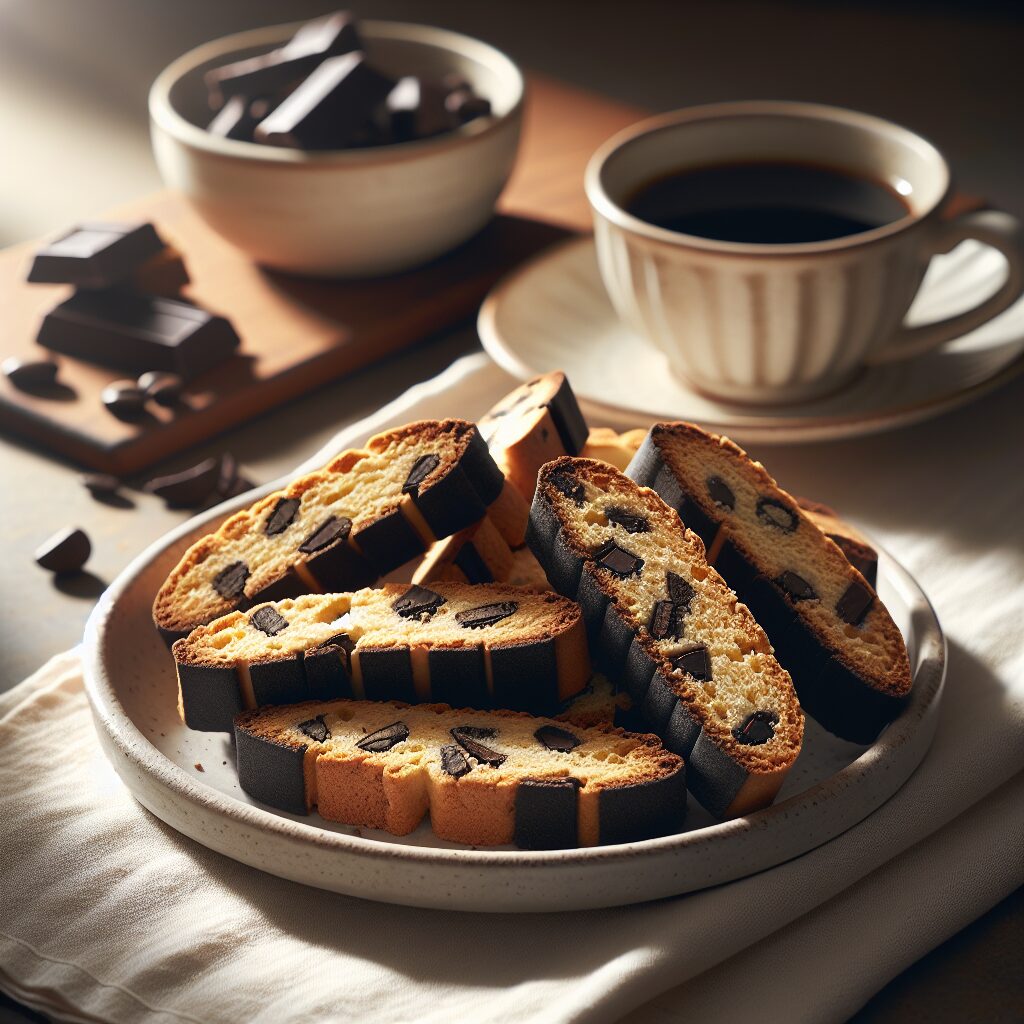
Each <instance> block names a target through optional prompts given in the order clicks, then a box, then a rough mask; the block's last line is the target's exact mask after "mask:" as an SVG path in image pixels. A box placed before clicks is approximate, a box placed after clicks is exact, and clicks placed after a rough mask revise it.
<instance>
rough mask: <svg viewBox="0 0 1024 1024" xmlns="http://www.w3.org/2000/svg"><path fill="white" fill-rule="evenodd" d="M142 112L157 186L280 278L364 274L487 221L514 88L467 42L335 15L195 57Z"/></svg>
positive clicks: (251, 35) (496, 63) (511, 154)
mask: <svg viewBox="0 0 1024 1024" xmlns="http://www.w3.org/2000/svg"><path fill="white" fill-rule="evenodd" d="M149 111H150V126H151V133H152V139H153V149H154V152H155V154H156V160H157V164H158V165H159V167H160V172H161V174H162V175H163V177H164V180H165V181H166V182H167V183H168V184H169V185H170V186H172V187H173V188H176V189H178V190H180V191H181V192H182V193H183V194H184V195H185V196H186V197H187V198H188V200H189V201H190V202H191V203H192V205H193V206H194V207H195V209H196V210H197V211H198V212H199V214H200V215H201V216H202V217H203V219H204V220H205V221H206V222H207V223H208V224H209V225H210V226H211V227H212V228H213V229H214V230H215V231H217V232H218V233H219V234H220V235H221V236H223V237H224V238H225V239H227V241H229V242H231V243H232V244H233V245H235V246H237V247H238V248H239V249H241V250H243V251H244V252H246V253H247V254H248V255H249V256H250V257H251V258H252V259H253V260H254V261H255V262H257V263H259V264H261V265H263V266H266V267H270V268H273V269H278V270H284V271H288V272H291V273H297V274H305V275H313V276H318V277H370V276H375V275H380V274H390V273H396V272H398V271H402V270H408V269H410V268H412V267H415V266H419V265H421V264H423V263H426V262H428V261H430V260H431V259H433V258H435V257H437V256H439V255H441V254H442V253H444V252H447V251H448V250H449V249H452V248H454V247H455V246H457V245H459V244H460V243H461V242H463V241H465V240H466V239H468V238H469V237H471V236H472V235H473V234H475V233H476V232H477V231H479V230H480V229H481V228H483V227H484V225H485V224H486V223H487V222H488V221H489V220H490V218H491V217H492V215H493V212H494V204H495V202H496V200H497V198H498V196H499V194H500V193H501V190H502V188H503V187H504V185H505V182H506V180H507V179H508V176H509V173H510V172H511V170H512V164H513V162H514V160H515V154H516V149H517V146H518V143H519V133H520V126H521V123H522V113H523V76H522V74H521V72H520V71H519V69H518V68H517V67H516V65H515V64H514V63H513V62H512V61H511V60H510V59H509V58H508V57H506V56H505V55H504V54H503V53H501V52H500V51H499V50H496V49H495V48H494V47H492V46H489V45H488V44H486V43H483V42H480V41H478V40H476V39H471V38H470V37H468V36H464V35H460V34H458V33H456V32H449V31H446V30H443V29H439V28H432V27H430V26H426V25H411V24H403V23H399V22H384V21H358V22H357V21H356V20H355V19H354V18H353V17H352V16H351V15H349V14H347V13H346V12H343V11H340V12H338V13H336V14H332V15H328V16H326V17H323V18H319V19H317V20H316V21H312V22H306V23H297V24H291V25H281V26H277V27H273V28H263V29H256V30H254V31H250V32H242V33H238V34H236V35H232V36H226V37H224V38H222V39H218V40H215V41H214V42H211V43H206V44H204V45H203V46H200V47H198V48H196V49H194V50H191V51H190V52H188V53H186V54H185V55H184V56H182V57H179V58H178V60H176V61H175V62H174V63H173V64H171V65H170V66H169V67H167V68H166V69H165V70H164V71H163V72H162V73H161V74H160V76H159V77H158V78H157V79H156V81H155V82H154V83H153V86H152V88H151V90H150V94H149Z"/></svg>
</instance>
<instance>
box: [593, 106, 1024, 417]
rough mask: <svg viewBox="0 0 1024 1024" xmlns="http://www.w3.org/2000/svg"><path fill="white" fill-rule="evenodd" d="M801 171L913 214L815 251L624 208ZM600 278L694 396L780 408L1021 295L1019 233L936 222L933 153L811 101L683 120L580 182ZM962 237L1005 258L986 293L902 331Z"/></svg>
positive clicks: (621, 139)
mask: <svg viewBox="0 0 1024 1024" xmlns="http://www.w3.org/2000/svg"><path fill="white" fill-rule="evenodd" d="M759 160H766V161H778V162H786V161H792V162H799V163H807V164H814V165H823V166H826V167H832V168H836V169H838V170H840V171H845V172H847V173H851V174H854V175H857V176H860V177H866V178H869V179H872V180H874V181H876V182H881V183H883V184H886V185H888V186H889V187H890V188H891V189H893V190H895V191H896V192H897V193H898V194H899V195H900V196H901V197H902V199H903V201H904V203H905V205H906V206H907V208H908V213H907V214H906V215H905V216H903V217H901V218H900V219H898V220H895V221H892V222H890V223H887V224H883V225H882V226H881V227H878V228H874V229H872V230H869V231H864V232H861V233H859V234H853V235H847V236H845V237H841V238H835V239H830V240H827V241H821V242H801V243H794V244H761V243H746V242H744V243H739V242H725V241H717V240H714V239H710V238H702V237H698V236H696V235H687V234H682V233H681V232H676V231H670V230H666V229H665V228H661V227H657V226H655V225H653V224H650V223H648V222H646V221H643V220H640V219H639V218H637V217H634V216H632V215H631V214H629V213H628V212H627V211H626V209H625V207H626V205H627V204H628V202H629V200H630V199H631V197H632V196H633V195H634V194H635V193H636V191H637V190H638V189H639V188H640V187H642V186H643V185H646V184H648V183H649V182H651V181H653V180H655V179H657V178H659V177H664V176H666V175H669V174H671V173H673V172H678V171H680V170H684V169H687V168H695V167H707V166H714V165H716V164H728V163H739V162H745V161H759ZM586 190H587V197H588V198H589V200H590V204H591V206H592V208H593V214H594V233H595V238H596V244H597V254H598V260H599V263H600V268H601V275H602V277H603V279H604V283H605V286H606V287H607V289H608V293H609V296H610V297H611V300H612V303H613V304H614V306H615V309H616V310H617V312H618V313H619V316H620V317H621V318H622V319H623V321H624V322H625V323H626V324H627V325H628V326H629V327H630V328H632V329H633V330H635V331H637V332H639V333H641V334H643V335H646V336H647V337H648V338H649V339H650V340H651V341H652V342H654V343H655V344H656V345H657V346H658V347H659V348H661V349H662V350H663V351H664V353H665V355H666V356H667V358H668V361H669V364H670V366H671V367H672V369H673V371H674V372H675V373H677V374H679V375H680V376H681V377H683V378H684V379H685V380H687V381H688V382H689V383H690V384H691V385H693V386H695V387H696V388H698V389H699V390H701V391H704V392H707V393H709V394H711V395H713V396H715V397H719V398H724V399H726V400H730V401H739V402H754V403H765V404H770V403H780V402H788V401H795V400H802V399H808V398H813V397H815V396H817V395H821V394H825V393H827V392H829V391H832V390H835V389H837V388H839V387H841V386H842V385H843V384H844V383H845V382H846V381H847V380H849V379H850V378H851V377H852V376H854V375H855V374H856V373H857V371H858V370H859V369H860V368H861V367H863V366H864V365H868V364H874V363H883V362H892V361H895V360H899V359H907V358H910V357H913V356H917V355H920V354H921V353H923V352H927V351H928V350H929V349H932V348H934V347H936V346H938V345H941V344H942V343H943V342H946V341H949V340H950V339H952V338H956V337H959V336H960V335H962V334H964V333H965V332H966V331H970V330H973V329H974V328H976V327H978V326H980V325H981V324H983V323H985V322H986V321H987V320H990V319H992V318H993V317H994V316H997V315H998V314H999V313H1001V312H1002V311H1003V310H1004V309H1006V308H1007V307H1008V306H1010V305H1011V304H1012V303H1013V302H1014V301H1016V299H1018V298H1019V297H1020V295H1021V294H1022V292H1024V230H1022V226H1021V224H1020V222H1019V221H1018V220H1017V219H1016V218H1014V217H1012V216H1011V215H1010V214H1008V213H1003V212H1000V211H997V210H983V211H977V212H972V213H965V214H961V215H959V216H955V217H949V216H946V215H945V213H944V210H945V207H946V206H947V204H948V201H949V198H950V194H951V185H950V172H949V167H948V165H947V163H946V161H945V159H944V158H943V156H942V154H941V153H939V151H938V150H937V149H936V148H935V147H934V146H933V145H932V144H931V143H930V142H928V141H926V140H925V139H923V138H921V137H920V136H919V135H915V134H914V133H913V132H911V131H908V130H907V129H906V128H901V127H899V126H898V125H895V124H892V123H891V122H889V121H885V120H882V119H881V118H877V117H872V116H869V115H867V114H860V113H855V112H854V111H849V110H842V109H839V108H836V107H826V106H820V105H817V104H809V103H782V102H745V103H723V104H714V105H710V106H702V107H692V108H689V109H686V110H680V111H676V112H673V113H670V114H664V115H661V116H658V117H654V118H651V119H649V120H646V121H643V122H641V123H640V124H637V125H634V126H632V127H630V128H627V129H626V130H625V131H623V132H620V133H619V134H618V135H616V136H614V137H613V138H611V139H609V140H608V142H606V143H605V144H604V145H603V146H601V148H600V149H599V150H598V151H597V152H596V153H595V154H594V156H593V157H592V159H591V161H590V164H589V166H588V167H587V172H586ZM966 238H975V239H978V240H980V241H982V242H984V243H985V244H987V245H991V246H994V247H995V248H996V249H999V250H1000V251H1001V252H1002V253H1003V254H1004V255H1005V256H1006V259H1007V261H1008V264H1009V272H1008V275H1007V278H1006V280H1005V282H1004V283H1003V285H1002V286H1001V287H1000V288H999V290H998V291H996V293H995V294H994V295H992V296H990V297H988V298H987V299H985V300H984V301H982V302H981V303H979V304H978V305H977V306H975V307H974V308H972V309H969V310H967V311H966V312H963V313H960V314H959V315H957V316H952V317H949V318H947V319H944V320H941V321H938V322H936V323H930V324H924V325H920V326H915V327H907V326H905V325H904V324H903V318H904V315H905V314H906V312H907V310H908V309H909V307H910V304H911V302H912V301H913V298H914V295H915V294H916V293H917V290H918V287H919V286H920V284H921V279H922V278H923V277H924V273H925V270H926V269H927V267H928V263H929V261H930V259H931V257H932V256H933V255H935V254H936V253H943V252H948V251H949V250H950V249H952V248H953V247H954V246H955V245H957V244H958V243H959V242H961V241H963V240H964V239H966Z"/></svg>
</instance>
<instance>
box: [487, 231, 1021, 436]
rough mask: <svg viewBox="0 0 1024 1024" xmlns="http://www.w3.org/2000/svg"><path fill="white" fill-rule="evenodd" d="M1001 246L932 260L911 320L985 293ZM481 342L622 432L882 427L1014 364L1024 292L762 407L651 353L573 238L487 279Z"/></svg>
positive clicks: (995, 282) (962, 393) (937, 405)
mask: <svg viewBox="0 0 1024 1024" xmlns="http://www.w3.org/2000/svg"><path fill="white" fill-rule="evenodd" d="M1005 275H1006V261H1005V259H1004V258H1003V256H1002V255H1001V254H999V253H998V252H996V251H995V250H994V249H991V248H989V247H988V246H984V245H981V244H980V243H978V242H970V241H968V242H963V243H962V244H961V245H959V246H958V247H957V248H956V249H954V250H953V251H952V252H951V253H949V254H948V255H945V256H938V257H936V258H935V259H934V261H933V262H932V265H931V267H930V268H929V270H928V273H927V275H926V277H925V280H924V284H923V286H922V288H921V291H920V292H919V294H918V296H917V298H916V300H915V301H914V305H913V306H912V307H911V309H910V313H909V314H908V318H907V319H908V322H909V323H910V324H917V323H927V322H929V321H932V320H937V319H940V318H943V317H947V316H950V315H952V314H954V313H958V312H960V311H961V310H963V309H966V308H969V307H971V306H973V305H975V304H977V303H978V302H979V301H980V300H981V299H983V298H985V297H986V296H988V295H990V294H991V293H992V292H994V291H995V290H996V289H997V288H998V287H999V285H1000V284H1001V283H1002V281H1003V279H1004V277H1005ZM478 327H479V331H480V337H481V339H482V341H483V345H484V348H485V349H486V350H487V351H488V353H489V354H490V355H491V357H492V358H493V359H494V360H495V361H496V362H497V363H498V364H499V365H500V366H502V367H503V368H504V369H506V370H508V371H509V372H510V373H512V374H514V375H515V376H516V377H519V378H520V379H523V380H525V379H527V378H529V377H532V376H535V375H536V374H538V373H544V372H546V371H548V370H564V371H565V372H566V374H567V375H568V377H569V379H570V380H571V381H572V386H573V390H574V391H575V392H576V396H577V398H579V399H580V402H581V405H582V406H583V409H584V412H585V413H587V414H588V416H589V417H591V418H592V419H593V420H594V421H595V422H603V423H607V424H608V425H609V426H615V427H618V428H619V429H620V430H628V429H631V428H633V427H637V426H649V425H650V424H651V423H653V422H656V421H657V420H660V419H672V420H676V419H684V420H692V421H695V422H697V423H699V424H700V425H702V426H704V427H706V428H708V429H710V430H713V431H716V432H717V433H727V434H729V435H730V436H731V437H734V438H736V439H738V440H745V441H765V442H773V443H778V444H789V443H798V442H802V441H820V440H831V439H834V438H842V437H855V436H858V435H861V434H870V433H875V432H877V431H881V430H890V429H892V428H894V427H898V426H904V425H906V424H909V423H915V422H917V421H919V420H924V419H928V418H930V417H932V416H937V415H938V414H939V413H941V412H945V411H947V410H948V409H952V408H954V407H955V406H958V405H963V404H964V403H966V402H970V401H973V400H974V399H976V398H978V397H979V396H980V395H983V394H985V393H986V392H987V391H990V390H992V389H993V388H995V387H997V386H999V385H1000V384H1002V383H1004V382H1005V381H1007V380H1009V379H1010V378H1011V377H1012V376H1014V375H1015V374H1017V373H1019V372H1020V371H1021V370H1022V369H1024V299H1022V300H1021V301H1020V302H1018V303H1017V304H1016V305H1014V306H1013V307H1011V308H1010V309H1008V310H1007V311H1006V312H1005V313H1003V314H1002V316H999V317H997V318H996V319H995V320H992V321H990V322H989V323H987V324H986V325H985V326H984V327H981V328H979V329H978V330H976V331H972V332H971V333H969V334H965V335H963V336H962V337H960V338H957V339H956V340H955V341H953V342H950V343H948V344H947V345H945V346H943V347H942V348H941V349H939V350H937V351H935V352H932V353H929V354H928V355H925V356H921V357H920V358H918V359H914V360H910V361H908V362H904V363H897V364H895V365H892V366H882V367H874V368H871V369H867V370H865V371H864V372H863V373H862V374H861V375H860V376H859V377H858V378H857V379H855V380H854V381H853V382H852V383H851V384H849V385H848V386H847V387H846V388H844V389H843V390H841V391H839V392H837V393H835V394H832V395H829V396H828V397H825V398H819V399H815V400H813V401H809V402H801V403H793V404H790V405H787V406H784V407H778V408H767V407H755V406H749V405H739V404H735V403H731V402H724V401H719V400H717V399H714V398H711V397H708V396H706V395H703V394H701V393H699V392H697V391H695V390H693V389H692V388H691V387H690V386H688V385H687V384H686V383H685V382H684V381H683V380H681V379H679V378H678V377H676V376H675V375H674V374H673V373H672V372H671V371H670V370H669V368H668V363H667V362H666V360H665V357H664V356H663V355H662V354H661V352H660V351H659V350H658V349H656V348H655V347H654V346H653V344H652V343H651V342H649V341H647V340H646V339H645V338H643V337H640V336H639V335H637V334H634V333H633V332H632V331H630V330H629V329H628V328H627V327H625V326H624V325H623V324H622V323H621V322H620V321H619V319H618V317H617V316H616V314H615V311H614V310H613V309H612V306H611V303H610V302H609V300H608V296H607V294H606V292H605V289H604V285H603V284H602V282H601V277H600V274H599V273H598V268H597V258H596V255H595V251H594V241H593V238H591V237H589V236H588V237H583V238H575V239H571V240H570V241H568V242H564V243H562V244H560V245H558V246H556V247H554V248H552V249H549V250H547V251H545V252H544V253H542V254H541V255H540V256H538V257H536V258H534V259H533V260H531V261H530V262H529V263H527V264H525V265H524V266H522V267H520V268H519V269H518V270H516V271H514V272H513V273H512V274H510V275H509V276H508V277H506V278H505V279H504V280H502V281H501V282H499V284H498V285H497V286H496V287H495V288H494V290H493V291H492V292H491V294H490V295H489V296H488V297H487V300H486V301H485V302H484V304H483V307H482V308H481V310H480V317H479V321H478Z"/></svg>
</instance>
